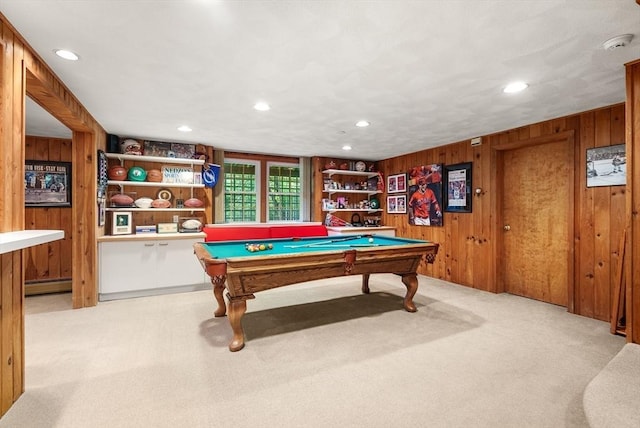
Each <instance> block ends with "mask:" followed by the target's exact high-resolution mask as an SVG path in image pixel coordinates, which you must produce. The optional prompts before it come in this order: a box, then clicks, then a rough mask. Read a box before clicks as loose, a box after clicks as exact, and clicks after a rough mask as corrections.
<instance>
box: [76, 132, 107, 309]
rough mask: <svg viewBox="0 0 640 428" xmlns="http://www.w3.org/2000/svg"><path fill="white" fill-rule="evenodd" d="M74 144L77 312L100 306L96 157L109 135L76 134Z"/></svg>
mask: <svg viewBox="0 0 640 428" xmlns="http://www.w3.org/2000/svg"><path fill="white" fill-rule="evenodd" d="M96 137H98V138H96ZM73 142H74V151H73V157H72V159H73V161H72V163H73V194H72V205H73V207H74V209H73V211H72V224H73V225H74V241H75V242H76V243H82V244H83V245H77V244H76V245H74V247H73V261H74V262H73V266H72V282H73V285H72V287H73V293H72V303H73V307H74V308H83V307H87V306H95V305H96V304H97V302H98V287H97V286H96V283H97V272H96V266H98V255H97V245H96V225H97V221H98V217H97V204H96V194H97V182H96V165H97V159H96V157H97V150H98V147H104V146H105V144H106V134H105V133H104V132H102V133H100V134H98V135H97V136H96V135H94V134H91V133H89V132H78V131H74V132H73Z"/></svg>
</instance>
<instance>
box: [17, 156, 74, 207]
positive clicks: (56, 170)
mask: <svg viewBox="0 0 640 428" xmlns="http://www.w3.org/2000/svg"><path fill="white" fill-rule="evenodd" d="M24 190H25V197H24V200H25V205H26V206H27V207H70V206H71V163H69V162H53V161H31V160H28V161H25V168H24Z"/></svg>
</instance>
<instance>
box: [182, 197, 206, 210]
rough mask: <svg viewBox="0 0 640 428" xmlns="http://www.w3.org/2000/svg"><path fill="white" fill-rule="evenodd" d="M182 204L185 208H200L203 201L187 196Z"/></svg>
mask: <svg viewBox="0 0 640 428" xmlns="http://www.w3.org/2000/svg"><path fill="white" fill-rule="evenodd" d="M184 206H185V207H186V208H202V207H204V202H202V201H201V200H200V199H198V198H189V199H187V200H186V201H184Z"/></svg>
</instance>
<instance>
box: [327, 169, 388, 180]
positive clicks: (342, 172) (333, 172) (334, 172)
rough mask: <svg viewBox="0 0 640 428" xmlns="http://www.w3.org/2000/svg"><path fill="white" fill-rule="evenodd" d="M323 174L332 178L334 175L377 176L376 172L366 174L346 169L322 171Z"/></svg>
mask: <svg viewBox="0 0 640 428" xmlns="http://www.w3.org/2000/svg"><path fill="white" fill-rule="evenodd" d="M322 173H323V174H325V175H328V176H329V177H332V176H334V175H353V176H358V177H367V178H372V177H375V176H377V175H378V173H377V172H367V171H351V170H347V169H325V170H324V171H322Z"/></svg>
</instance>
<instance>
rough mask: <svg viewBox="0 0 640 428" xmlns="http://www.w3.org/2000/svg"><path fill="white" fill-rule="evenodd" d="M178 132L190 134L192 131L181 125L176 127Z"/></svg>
mask: <svg viewBox="0 0 640 428" xmlns="http://www.w3.org/2000/svg"><path fill="white" fill-rule="evenodd" d="M178 131H180V132H191V131H193V129H191V128H189V127H188V126H187V125H182V126H179V127H178Z"/></svg>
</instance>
